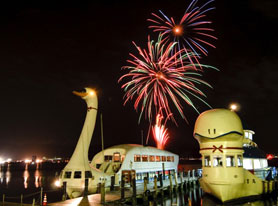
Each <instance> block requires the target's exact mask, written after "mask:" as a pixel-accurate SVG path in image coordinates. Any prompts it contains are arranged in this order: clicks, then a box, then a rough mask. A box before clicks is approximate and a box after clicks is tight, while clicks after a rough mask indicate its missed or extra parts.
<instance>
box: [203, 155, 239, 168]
mask: <svg viewBox="0 0 278 206" xmlns="http://www.w3.org/2000/svg"><path fill="white" fill-rule="evenodd" d="M223 163H225V164H223ZM203 166H205V167H211V166H213V167H223V166H224V167H242V166H243V161H242V155H223V156H221V155H212V156H210V155H205V156H204V157H203Z"/></svg>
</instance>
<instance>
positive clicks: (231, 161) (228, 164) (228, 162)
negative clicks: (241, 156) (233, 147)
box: [226, 155, 236, 167]
mask: <svg viewBox="0 0 278 206" xmlns="http://www.w3.org/2000/svg"><path fill="white" fill-rule="evenodd" d="M235 166H236V164H235V157H234V156H233V155H227V156H226V167H235Z"/></svg>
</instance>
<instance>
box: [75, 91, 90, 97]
mask: <svg viewBox="0 0 278 206" xmlns="http://www.w3.org/2000/svg"><path fill="white" fill-rule="evenodd" d="M72 93H73V94H75V95H76V96H79V97H86V96H87V95H88V93H87V92H77V91H73V92H72Z"/></svg>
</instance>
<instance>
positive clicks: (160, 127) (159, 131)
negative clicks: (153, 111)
mask: <svg viewBox="0 0 278 206" xmlns="http://www.w3.org/2000/svg"><path fill="white" fill-rule="evenodd" d="M162 119H163V116H162V115H161V114H157V115H156V124H155V125H154V126H153V127H152V132H153V137H154V140H155V142H156V147H157V148H158V149H164V147H165V145H166V143H167V141H168V139H169V137H170V136H169V133H168V131H167V128H165V125H166V122H167V119H166V120H165V122H164V124H162Z"/></svg>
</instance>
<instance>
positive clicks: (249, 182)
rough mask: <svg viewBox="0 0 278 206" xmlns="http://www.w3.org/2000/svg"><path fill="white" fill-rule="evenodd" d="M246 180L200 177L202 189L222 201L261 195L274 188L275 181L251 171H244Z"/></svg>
mask: <svg viewBox="0 0 278 206" xmlns="http://www.w3.org/2000/svg"><path fill="white" fill-rule="evenodd" d="M244 177H245V179H244V182H242V183H238V182H235V181H230V182H229V181H225V182H219V181H218V182H217V181H208V179H207V178H200V179H199V182H200V185H201V187H202V189H203V190H204V191H205V192H206V193H208V194H211V195H213V196H215V197H216V198H218V199H219V200H221V201H222V202H228V201H233V200H236V199H240V198H248V197H250V198H251V197H254V196H261V195H263V194H268V193H271V192H272V191H273V190H274V181H263V180H262V179H260V178H258V177H256V176H255V175H253V174H252V173H250V172H249V171H247V170H245V171H244Z"/></svg>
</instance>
